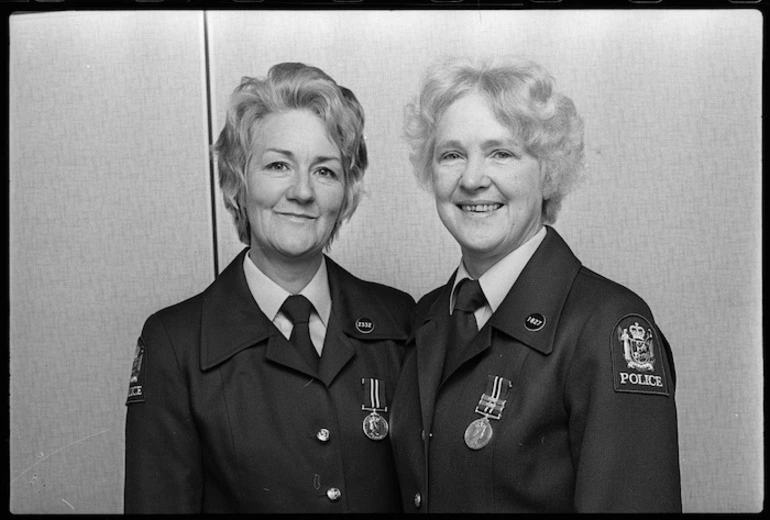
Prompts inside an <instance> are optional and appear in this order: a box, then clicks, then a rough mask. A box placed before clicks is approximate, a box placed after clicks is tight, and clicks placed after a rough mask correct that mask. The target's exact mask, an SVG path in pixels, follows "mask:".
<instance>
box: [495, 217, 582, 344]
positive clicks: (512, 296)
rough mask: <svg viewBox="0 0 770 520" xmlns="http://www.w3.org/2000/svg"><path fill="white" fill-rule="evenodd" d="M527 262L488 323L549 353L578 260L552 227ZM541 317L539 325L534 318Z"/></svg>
mask: <svg viewBox="0 0 770 520" xmlns="http://www.w3.org/2000/svg"><path fill="white" fill-rule="evenodd" d="M546 231H547V234H546V236H545V239H543V243H542V244H540V247H538V248H537V251H535V254H534V255H533V256H532V258H531V259H530V260H529V262H527V265H526V266H525V267H524V270H523V271H522V272H521V274H520V275H519V277H518V278H517V279H516V283H514V284H513V287H512V288H511V290H510V292H509V293H508V295H507V296H506V297H505V299H504V300H503V302H502V303H501V304H500V307H498V309H497V311H496V312H495V313H494V314H493V315H492V319H491V320H490V321H491V322H492V326H493V327H495V328H496V329H498V330H500V331H502V332H504V333H505V334H507V335H508V336H511V337H513V338H515V339H517V340H518V341H520V342H522V343H524V344H525V345H527V346H529V347H531V348H533V349H535V350H538V351H539V352H541V353H543V354H550V352H551V350H552V349H553V342H554V338H555V337H556V325H557V324H558V322H559V318H560V317H561V311H562V308H563V307H564V302H565V301H566V300H567V296H568V295H569V292H570V290H571V289H572V284H573V283H574V280H575V277H576V276H577V274H578V272H579V271H580V268H581V265H582V264H581V263H580V261H579V260H578V259H577V258H576V257H575V255H573V254H572V251H571V250H570V249H569V246H567V244H566V243H565V242H564V240H563V239H562V238H561V236H559V234H558V233H557V232H556V230H554V229H553V228H551V227H549V226H546ZM541 318H542V319H543V320H544V323H543V324H542V325H540V324H538V320H540V319H541Z"/></svg>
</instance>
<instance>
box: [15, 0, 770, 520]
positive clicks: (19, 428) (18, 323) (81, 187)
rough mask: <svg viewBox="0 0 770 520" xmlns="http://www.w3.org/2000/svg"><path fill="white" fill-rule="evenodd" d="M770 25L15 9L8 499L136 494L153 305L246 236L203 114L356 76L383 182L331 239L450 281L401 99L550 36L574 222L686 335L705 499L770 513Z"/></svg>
mask: <svg viewBox="0 0 770 520" xmlns="http://www.w3.org/2000/svg"><path fill="white" fill-rule="evenodd" d="M204 24H205V27H206V30H207V40H208V43H209V49H208V57H209V62H208V72H209V77H210V82H211V85H210V87H211V102H210V106H207V101H206V95H205V91H204V82H205V72H206V71H205V70H204V63H205V56H206V54H205V53H204V50H203V44H204V34H203V28H204ZM761 44H762V20H761V16H760V14H759V13H758V12H755V11H734V10H731V11H680V12H676V11H655V10H644V11H634V12H627V11H592V12H577V11H563V12H559V11H548V12H546V11H531V12H521V11H480V12H474V11H454V12H453V11H444V12H430V13H427V12H419V11H417V12H409V11H394V12H388V11H371V12H369V11H359V12H344V13H343V12H338V13H332V12H301V11H298V12H291V13H287V12H278V11H275V12H270V11H252V12H228V11H221V12H208V13H206V14H205V17H204V14H203V13H198V12H183V11H174V12H168V13H159V12H153V13H141V12H137V13H100V14H96V13H61V14H56V15H24V16H19V17H16V18H15V19H13V20H12V24H11V68H10V71H11V90H10V94H11V105H10V106H11V132H10V134H11V142H10V151H11V158H10V159H11V160H10V164H11V184H10V186H11V192H10V196H11V197H10V200H11V234H10V237H11V242H10V252H11V257H10V260H11V265H10V267H11V270H10V274H11V295H10V296H11V331H10V332H11V335H10V352H11V414H10V419H11V432H10V433H11V439H10V440H11V467H10V475H11V506H12V507H11V510H12V511H13V512H19V513H27V512H30V513H67V512H93V513H113V512H119V511H120V510H121V509H122V499H121V496H122V483H123V482H122V478H123V476H122V467H123V460H122V456H123V451H122V450H123V443H122V441H123V417H124V413H125V410H124V407H123V402H124V400H125V392H126V386H127V378H128V373H129V369H130V363H131V358H132V355H133V348H134V342H135V340H136V337H137V335H138V333H139V329H140V327H141V324H142V322H143V320H144V319H145V318H146V317H147V315H148V314H149V313H150V312H152V311H154V310H156V309H158V308H160V307H162V306H164V305H167V304H169V303H172V302H175V301H178V300H180V299H182V298H185V297H187V296H189V295H191V294H193V293H194V292H197V291H199V290H201V289H203V288H204V287H205V285H206V284H207V283H209V282H210V281H211V279H212V278H213V275H214V265H213V258H214V255H215V254H216V255H217V259H218V267H219V269H222V268H223V267H224V266H225V265H226V264H227V263H229V261H230V260H231V259H232V257H233V256H234V255H235V254H236V253H237V252H238V251H239V250H240V249H241V247H243V246H242V244H240V243H239V242H238V240H237V237H236V235H235V233H234V229H233V226H232V223H231V220H230V217H229V215H227V214H226V212H225V210H224V207H223V205H222V203H221V198H220V195H219V192H218V189H217V190H216V193H215V195H216V200H215V205H214V207H213V208H212V207H211V204H210V203H211V201H210V193H209V177H208V172H207V170H208V159H207V156H206V146H207V142H206V141H207V139H208V137H207V135H206V128H207V124H206V117H207V114H206V111H207V110H208V109H210V114H211V118H212V127H213V132H214V135H213V138H214V139H215V138H216V136H217V135H218V132H219V130H220V129H221V126H222V122H223V117H224V110H225V105H226V101H227V98H228V96H229V94H230V93H231V92H232V89H233V88H234V87H235V86H236V85H237V83H238V82H239V79H240V77H241V76H243V75H263V74H264V73H265V72H266V71H267V69H268V68H269V66H270V65H272V64H274V63H277V62H280V61H303V62H306V63H309V64H313V65H317V66H319V67H321V68H323V69H324V70H326V71H327V72H328V73H330V74H331V75H332V76H333V77H334V78H335V79H337V80H338V81H339V82H340V83H341V84H343V85H345V86H347V87H349V88H351V89H352V90H353V91H354V92H355V93H356V95H357V96H358V98H359V100H360V101H361V103H362V104H363V106H364V108H365V109H366V113H367V143H368V146H369V152H370V164H371V166H370V168H369V170H368V172H367V175H366V178H367V180H366V183H367V189H368V192H369V193H368V196H366V197H365V198H364V199H363V202H362V204H361V206H360V207H359V210H358V212H357V213H356V214H355V215H354V216H353V218H352V220H351V221H350V222H349V223H348V224H346V225H345V226H343V228H342V231H341V234H340V237H339V239H338V241H337V242H336V243H335V244H334V245H333V246H332V249H331V251H330V255H331V256H332V257H333V258H335V259H336V260H337V261H339V262H340V263H341V264H342V265H344V266H345V267H347V268H348V269H350V270H351V271H352V272H354V273H356V274H358V275H359V276H361V277H363V278H368V279H372V280H376V281H380V282H382V283H386V284H390V285H394V286H397V287H400V288H402V289H404V290H406V291H408V292H410V293H411V294H413V295H414V296H415V297H419V296H421V295H422V294H424V293H425V292H426V291H428V290H430V289H432V288H433V287H435V286H437V285H439V284H442V283H444V281H445V280H446V279H447V278H448V276H449V275H450V274H451V271H452V269H454V267H455V266H456V264H457V262H458V261H459V249H458V248H457V246H456V245H455V243H454V241H453V239H452V238H451V236H450V235H449V234H448V233H447V232H446V231H445V230H444V228H443V226H442V225H441V223H440V221H439V220H438V218H437V216H436V212H435V208H434V206H433V202H432V198H431V196H430V194H429V193H426V192H424V191H422V190H421V189H420V188H419V187H418V186H417V184H416V182H415V180H414V179H413V176H412V174H411V171H410V166H409V163H408V160H407V154H408V150H407V147H406V145H405V143H404V142H403V140H402V139H401V133H402V129H401V128H402V127H401V115H402V110H403V106H404V104H405V103H406V102H407V101H408V100H409V99H410V98H411V97H412V96H413V95H414V94H415V93H416V89H417V83H418V81H419V74H420V72H421V71H422V69H423V68H424V66H425V65H426V64H427V63H429V62H430V61H432V60H433V59H434V58H435V57H437V56H438V55H440V54H460V53H471V54H498V53H517V54H524V55H527V56H529V57H531V58H533V59H535V60H537V61H539V62H541V63H542V64H544V65H545V66H546V67H548V68H549V69H550V70H551V72H552V73H553V74H554V76H555V77H556V79H557V84H558V85H559V87H560V88H561V89H562V90H563V91H564V92H565V93H567V94H568V95H570V96H571V97H572V98H573V99H574V101H575V102H576V104H577V106H578V109H579V110H580V112H581V113H582V115H583V116H584V118H585V121H586V146H587V159H588V163H589V172H588V176H587V178H586V181H585V183H584V184H583V185H582V186H581V187H580V188H579V189H578V191H576V192H575V193H574V194H573V195H572V196H570V197H569V198H568V199H567V201H566V203H565V206H564V209H563V211H562V214H561V216H560V218H559V221H558V222H557V224H556V228H557V229H558V230H559V232H560V233H562V235H563V236H564V237H565V238H566V239H567V241H568V242H569V243H570V245H571V246H572V248H573V250H574V251H575V253H576V254H577V255H578V256H579V257H580V258H581V259H582V260H583V262H584V263H585V264H586V265H588V266H589V267H591V268H593V269H595V270H596V271H598V272H600V273H601V274H604V275H605V276H608V277H610V278H613V279H615V280H616V281H618V282H620V283H622V284H624V285H627V286H628V287H630V288H632V289H634V290H635V291H636V292H638V293H639V294H640V295H641V296H642V297H644V298H645V299H646V300H647V301H648V302H649V303H650V305H651V306H652V308H653V312H654V313H655V315H656V318H657V320H658V322H659V323H660V324H661V326H662V328H663V329H664V332H665V333H666V335H667V336H668V337H669V339H670V341H671V343H672V346H673V349H674V354H675V358H676V365H677V372H678V381H679V385H678V393H677V401H678V404H679V411H680V417H679V424H680V444H681V462H682V477H683V501H684V507H685V511H688V512H748V511H758V510H760V509H761V507H762V504H763V499H764V496H763V492H764V482H763V476H764V467H763V457H762V456H761V454H762V453H763V445H762V442H763V432H762V425H763V415H762V329H761V283H762V280H761V270H760V266H761V214H760V210H761V198H760V197H761V195H760V194H761V173H760V172H761V166H760V164H761V157H760V151H761V148H760V129H761V126H760V121H761V118H760V116H761ZM212 209H213V210H214V211H215V212H216V233H214V229H213V227H212V223H211V212H212ZM215 237H216V242H217V244H218V247H217V250H216V251H214V250H213V245H212V244H213V243H214V238H215ZM640 492H643V491H640Z"/></svg>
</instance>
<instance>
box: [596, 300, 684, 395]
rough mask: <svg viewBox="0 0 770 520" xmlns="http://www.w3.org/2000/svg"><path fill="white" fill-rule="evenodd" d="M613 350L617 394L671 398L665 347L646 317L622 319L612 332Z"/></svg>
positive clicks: (613, 370)
mask: <svg viewBox="0 0 770 520" xmlns="http://www.w3.org/2000/svg"><path fill="white" fill-rule="evenodd" d="M610 350H611V352H612V377H613V384H614V386H615V391H616V392H632V393H639V394H658V395H669V390H668V381H667V380H666V370H665V368H664V365H663V364H664V363H665V357H664V356H665V354H664V352H663V344H662V343H661V342H660V341H659V336H658V333H657V331H656V330H655V327H653V326H652V325H650V322H649V321H647V319H646V318H644V317H643V316H641V315H639V314H629V315H627V316H624V317H623V318H621V319H620V321H618V323H617V324H616V325H615V327H614V328H613V329H612V332H611V333H610Z"/></svg>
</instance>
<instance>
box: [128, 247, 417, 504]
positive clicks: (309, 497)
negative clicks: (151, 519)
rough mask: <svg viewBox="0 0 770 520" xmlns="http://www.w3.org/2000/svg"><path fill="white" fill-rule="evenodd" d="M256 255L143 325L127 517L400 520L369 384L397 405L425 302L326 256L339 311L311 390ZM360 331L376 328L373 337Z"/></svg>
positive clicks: (133, 395) (133, 390)
mask: <svg viewBox="0 0 770 520" xmlns="http://www.w3.org/2000/svg"><path fill="white" fill-rule="evenodd" d="M246 251H247V250H244V251H243V252H242V253H240V254H239V255H238V256H237V257H236V258H235V260H234V261H233V262H232V263H231V264H230V265H229V266H228V267H227V269H225V271H223V272H222V274H221V275H220V276H219V277H218V278H217V280H216V281H214V282H213V283H212V284H211V285H210V286H209V287H208V288H207V289H206V290H205V291H204V292H203V293H201V294H199V295H197V296H195V297H193V298H191V299H189V300H186V301H184V302H182V303H179V304H177V305H174V306H172V307H169V308H166V309H164V310H161V311H160V312H157V313H155V314H153V315H152V316H151V317H150V318H148V319H147V321H146V323H145V325H144V329H143V331H142V335H141V337H140V340H139V342H140V343H139V347H138V348H137V354H138V356H137V360H135V362H134V370H133V371H132V383H131V387H130V392H129V398H128V402H127V416H126V451H125V456H126V476H125V479H126V480H125V512H126V513H138V512H141V513H146V512H169V513H199V512H205V513H209V512H210V513H214V512H232V513H246V512H259V513H262V512H308V513H312V512H318V513H342V512H388V511H395V512H398V511H401V501H400V498H399V490H398V483H397V480H396V473H395V468H394V465H393V457H392V451H391V446H390V440H389V438H385V439H384V440H380V441H373V440H371V439H369V438H367V437H366V436H365V435H364V432H363V427H362V423H363V420H364V418H365V417H366V416H367V415H368V414H369V412H368V411H364V410H362V409H361V407H362V405H363V404H364V403H365V399H366V396H365V394H364V392H365V390H364V385H363V384H362V379H363V378H367V379H371V378H374V379H377V380H379V381H380V384H381V385H382V386H381V390H380V391H381V392H383V391H384V394H385V395H384V396H383V397H384V398H385V399H387V403H381V404H386V405H387V406H389V405H390V402H389V401H390V399H391V397H392V393H393V390H394V388H395V383H396V379H397V376H398V374H399V370H400V367H401V366H402V361H403V359H404V344H405V342H406V339H407V336H408V332H409V329H408V327H409V321H410V317H411V313H412V310H413V307H414V299H413V298H412V297H411V296H409V295H408V294H406V293H404V292H401V291H399V290H396V289H393V288H390V287H386V286H384V285H379V284H375V283H370V282H365V281H363V280H360V279H358V278H356V277H354V276H353V275H351V274H350V273H348V272H347V271H345V270H344V269H342V268H341V267H340V266H338V265H337V264H336V263H334V262H333V261H332V260H331V259H330V258H328V257H327V259H326V262H327V270H328V276H329V287H330V291H331V298H332V309H331V316H330V318H329V323H328V324H327V330H326V339H325V342H324V348H323V355H322V357H321V360H320V366H319V369H318V376H317V377H313V375H312V373H311V372H310V369H309V368H308V367H307V365H306V364H305V362H304V360H303V358H302V357H301V355H300V354H299V353H298V351H297V350H296V349H295V348H294V347H293V346H292V345H291V344H290V343H289V342H288V341H287V340H286V339H285V337H284V336H283V335H282V334H281V333H280V332H279V330H278V329H277V328H276V327H275V326H274V325H273V324H272V322H271V321H270V320H268V318H267V316H265V315H264V313H262V311H261V310H260V309H259V307H258V306H257V304H256V302H255V301H254V299H253V297H252V295H251V293H250V292H249V288H248V286H247V284H246V279H245V275H244V273H243V257H244V255H245V254H246ZM358 320H363V321H369V322H371V325H373V327H372V326H369V327H359V328H361V330H363V332H361V331H360V330H358V328H357V327H356V322H357V321H358ZM383 388H384V390H383ZM367 404H369V405H370V404H371V403H367ZM381 415H383V416H384V417H385V418H386V419H389V416H388V415H389V414H388V413H385V412H383V413H381Z"/></svg>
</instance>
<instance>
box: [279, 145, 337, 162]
mask: <svg viewBox="0 0 770 520" xmlns="http://www.w3.org/2000/svg"><path fill="white" fill-rule="evenodd" d="M265 152H274V153H277V154H280V155H285V156H286V157H288V158H290V159H295V157H294V153H293V152H291V151H290V150H283V149H281V148H267V149H266V150H265ZM332 161H337V162H338V163H342V159H340V158H339V157H334V156H326V155H319V156H317V157H315V158H314V159H313V164H316V163H321V162H332Z"/></svg>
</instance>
